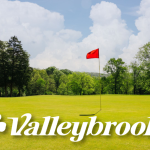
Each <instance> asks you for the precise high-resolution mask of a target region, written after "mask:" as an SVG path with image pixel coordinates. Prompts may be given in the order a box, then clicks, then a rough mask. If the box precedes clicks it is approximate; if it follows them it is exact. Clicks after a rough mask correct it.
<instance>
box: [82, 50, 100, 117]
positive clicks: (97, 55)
mask: <svg viewBox="0 0 150 150" xmlns="http://www.w3.org/2000/svg"><path fill="white" fill-rule="evenodd" d="M96 50H98V55H97V56H95V55H94V56H92V57H91V58H99V81H100V109H99V111H97V112H96V113H95V114H80V116H94V115H96V114H97V113H98V112H100V111H101V78H100V56H99V48H98V49H96ZM96 50H94V52H95V51H96ZM91 52H93V51H91ZM91 52H89V53H88V54H91ZM89 58H90V57H89ZM89 58H88V57H87V59H89Z"/></svg>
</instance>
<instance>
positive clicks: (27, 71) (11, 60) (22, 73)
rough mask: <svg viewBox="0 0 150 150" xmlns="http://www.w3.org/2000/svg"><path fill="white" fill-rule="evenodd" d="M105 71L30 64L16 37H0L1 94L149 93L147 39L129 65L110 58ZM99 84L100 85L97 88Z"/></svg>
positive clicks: (149, 62)
mask: <svg viewBox="0 0 150 150" xmlns="http://www.w3.org/2000/svg"><path fill="white" fill-rule="evenodd" d="M103 70H104V71H105V74H101V76H100V78H99V74H98V73H88V72H73V71H71V70H68V69H61V70H59V69H58V68H56V67H55V66H51V67H48V68H46V69H36V68H34V69H32V68H31V67H29V55H28V53H27V52H26V51H24V50H23V48H22V45H21V42H20V41H18V39H17V37H15V36H14V37H11V39H10V40H9V42H3V41H0V96H19V95H51V94H57V95H90V94H99V93H100V90H101V93H102V94H150V42H149V43H147V44H145V45H144V46H143V47H141V48H140V49H139V52H138V53H137V55H136V58H135V61H134V62H131V63H130V65H129V66H127V65H126V64H125V62H123V60H122V59H121V58H118V59H115V58H111V59H110V60H109V61H108V62H107V64H106V65H105V67H104V68H103ZM100 84H101V88H100Z"/></svg>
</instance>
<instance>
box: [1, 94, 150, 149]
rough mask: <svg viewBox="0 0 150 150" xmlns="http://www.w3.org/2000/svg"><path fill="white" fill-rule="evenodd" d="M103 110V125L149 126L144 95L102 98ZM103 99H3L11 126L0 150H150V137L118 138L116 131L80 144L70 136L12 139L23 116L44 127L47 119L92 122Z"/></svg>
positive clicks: (4, 117)
mask: <svg viewBox="0 0 150 150" xmlns="http://www.w3.org/2000/svg"><path fill="white" fill-rule="evenodd" d="M101 98H102V110H101V111H100V112H99V113H98V114H96V116H97V121H100V122H103V123H105V122H108V121H111V122H115V121H116V122H117V123H120V122H124V121H126V122H129V123H130V125H133V124H134V123H136V122H139V121H140V122H144V123H145V124H146V126H148V123H149V120H150V118H148V117H150V96H148V95H144V96H139V95H102V96H101ZM99 99H100V97H99V95H95V96H92V95H91V96H57V95H45V96H29V97H17V98H16V97H14V98H0V114H1V116H2V119H1V120H0V121H1V122H5V123H6V124H7V126H6V130H5V131H4V132H1V133H0V150H57V149H59V150H63V149H65V150H73V149H75V150H88V149H90V150H91V149H92V150H103V149H106V150H114V149H118V150H120V149H121V150H148V149H150V136H143V134H142V135H140V136H133V135H132V134H131V133H128V134H127V135H125V136H118V135H117V134H116V133H115V127H112V130H111V136H101V134H100V135H97V136H92V135H89V136H86V135H85V136H84V138H83V140H82V141H80V142H75V143H74V142H71V141H70V137H71V136H72V135H71V133H70V134H69V135H67V136H60V135H58V134H57V135H56V136H25V135H22V136H11V127H12V120H11V119H7V117H18V118H19V126H21V125H22V123H23V122H24V120H25V119H24V118H21V116H22V115H23V114H26V113H30V114H32V121H37V122H39V123H40V125H41V126H42V125H43V122H44V118H43V117H46V116H51V117H55V116H59V117H60V118H59V121H60V123H62V122H80V123H81V124H82V123H83V122H90V120H91V119H90V118H89V116H79V115H80V114H93V113H96V112H97V111H98V110H99Z"/></svg>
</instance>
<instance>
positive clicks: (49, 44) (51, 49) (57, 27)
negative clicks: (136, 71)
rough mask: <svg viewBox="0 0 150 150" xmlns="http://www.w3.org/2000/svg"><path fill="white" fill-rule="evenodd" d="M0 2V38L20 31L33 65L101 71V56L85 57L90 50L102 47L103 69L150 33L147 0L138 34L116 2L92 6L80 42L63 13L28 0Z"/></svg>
mask: <svg viewBox="0 0 150 150" xmlns="http://www.w3.org/2000/svg"><path fill="white" fill-rule="evenodd" d="M0 2H1V4H2V5H0V18H1V19H0V33H1V34H0V39H2V40H8V39H9V38H10V36H13V35H17V36H18V38H19V40H21V41H22V43H23V47H24V49H26V50H27V51H28V52H29V53H30V54H31V55H32V58H31V60H30V63H31V66H32V67H39V68H46V67H49V66H56V67H57V68H67V69H70V70H73V71H90V72H92V71H94V72H98V60H97V59H90V60H86V59H85V57H86V54H87V53H88V52H89V51H91V50H93V49H96V48H99V49H100V56H101V57H100V60H101V71H102V68H103V67H104V65H105V64H106V62H107V60H109V59H110V58H112V57H116V58H117V57H118V55H120V56H121V57H122V58H123V59H124V60H126V61H129V60H130V58H131V57H133V56H132V55H133V54H134V53H135V51H136V50H135V51H132V49H133V48H135V49H136V48H137V47H139V45H140V44H141V45H142V44H143V43H144V42H146V41H147V40H148V39H149V35H150V34H149V35H148V27H149V22H148V20H149V18H150V17H149V16H150V15H149V12H148V10H145V9H144V7H146V8H147V7H148V4H147V1H146V0H143V1H142V3H141V6H140V11H139V14H140V15H141V17H139V18H138V19H137V20H136V26H137V28H138V30H139V34H138V35H133V34H132V32H131V31H130V30H128V29H127V25H126V23H125V21H124V20H122V18H121V11H120V9H119V8H118V7H117V5H115V4H113V3H110V2H105V1H102V2H101V3H98V4H96V5H94V6H92V7H91V12H90V19H92V21H93V25H92V27H90V30H91V34H90V35H89V36H87V37H86V38H84V39H83V40H82V41H80V42H79V39H80V38H81V36H82V34H81V32H79V31H74V30H71V29H65V28H64V17H63V16H62V15H61V14H59V13H57V12H51V11H49V10H46V9H44V8H42V7H40V6H38V5H36V4H33V3H29V2H20V1H8V0H0ZM145 3H146V4H145ZM147 9H148V8H147ZM148 17H149V18H148ZM146 19H148V20H146ZM145 24H146V25H145ZM147 24H148V25H147ZM143 28H144V29H143ZM141 38H142V39H141ZM122 50H123V51H122ZM122 52H123V54H122ZM121 54H122V55H121Z"/></svg>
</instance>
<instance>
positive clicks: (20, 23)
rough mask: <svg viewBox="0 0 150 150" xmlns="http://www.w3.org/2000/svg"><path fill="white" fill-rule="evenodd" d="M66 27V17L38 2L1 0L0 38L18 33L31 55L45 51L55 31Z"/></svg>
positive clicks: (6, 37) (6, 38)
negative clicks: (39, 4)
mask: <svg viewBox="0 0 150 150" xmlns="http://www.w3.org/2000/svg"><path fill="white" fill-rule="evenodd" d="M63 28H64V17H63V16H62V15H60V14H59V13H57V12H50V11H49V10H46V9H44V8H43V7H40V6H38V5H37V4H33V3H29V2H20V1H8V0H0V39H2V40H8V39H9V38H10V37H11V36H14V35H17V37H18V38H19V39H20V40H21V41H22V43H23V47H24V49H26V50H27V51H28V52H29V53H30V54H31V56H32V57H33V56H36V55H37V54H38V53H40V52H42V51H44V49H45V46H46V45H47V43H48V41H49V36H50V37H51V36H52V35H53V34H54V33H55V32H58V31H60V30H61V29H63Z"/></svg>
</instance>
